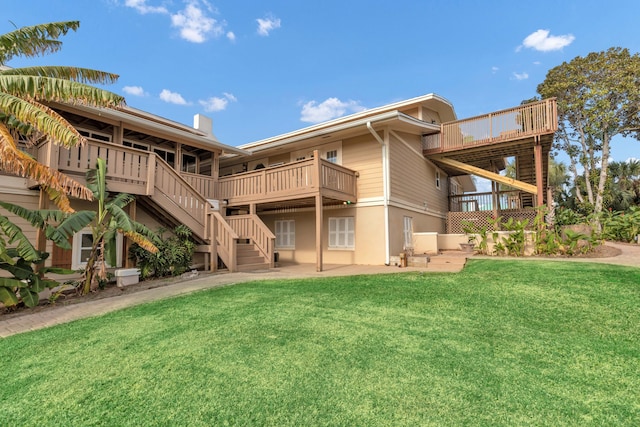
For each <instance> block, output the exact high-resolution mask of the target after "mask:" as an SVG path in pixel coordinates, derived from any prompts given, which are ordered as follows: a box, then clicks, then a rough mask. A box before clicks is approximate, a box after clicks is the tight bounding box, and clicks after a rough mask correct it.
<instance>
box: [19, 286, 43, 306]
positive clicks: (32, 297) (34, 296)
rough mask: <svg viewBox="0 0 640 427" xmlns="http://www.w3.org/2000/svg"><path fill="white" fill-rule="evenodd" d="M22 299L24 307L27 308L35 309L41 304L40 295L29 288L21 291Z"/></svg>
mask: <svg viewBox="0 0 640 427" xmlns="http://www.w3.org/2000/svg"><path fill="white" fill-rule="evenodd" d="M20 298H22V301H23V302H24V305H26V306H27V307H35V306H37V305H38V303H39V302H40V297H39V296H38V293H37V292H34V291H32V290H31V289H28V288H22V289H20Z"/></svg>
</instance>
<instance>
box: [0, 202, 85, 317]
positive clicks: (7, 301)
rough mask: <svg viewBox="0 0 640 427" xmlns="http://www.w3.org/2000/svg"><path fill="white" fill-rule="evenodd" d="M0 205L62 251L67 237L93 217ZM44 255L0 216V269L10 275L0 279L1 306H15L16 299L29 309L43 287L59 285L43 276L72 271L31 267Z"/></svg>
mask: <svg viewBox="0 0 640 427" xmlns="http://www.w3.org/2000/svg"><path fill="white" fill-rule="evenodd" d="M0 206H1V207H2V208H4V209H6V210H7V211H9V212H11V213H13V214H15V215H17V216H19V217H21V218H23V219H25V220H26V221H28V222H29V224H31V226H33V227H35V228H37V229H39V230H42V231H43V232H44V233H45V236H46V237H47V239H49V240H51V241H52V242H54V243H55V244H56V245H58V246H60V247H62V248H65V249H71V244H70V243H69V238H70V237H71V236H73V234H74V233H76V232H78V231H80V230H82V229H83V228H84V227H85V226H86V225H87V224H89V223H90V222H91V221H92V220H93V219H94V218H95V212H90V211H80V212H74V213H72V214H69V213H66V212H62V211H59V210H46V209H39V210H29V209H25V208H23V207H21V206H18V205H14V204H11V203H7V202H0ZM14 243H15V247H14V248H7V244H14ZM48 256H49V254H48V253H46V252H41V251H38V250H37V249H36V248H35V247H34V246H33V244H32V243H31V242H30V241H29V238H28V237H27V236H26V235H25V234H24V233H23V231H22V229H21V228H20V227H18V226H17V225H15V224H14V223H13V222H11V221H10V220H9V218H7V217H6V216H4V215H2V214H1V213H0V270H5V271H7V272H9V273H10V274H11V276H12V277H0V301H1V302H2V303H3V304H4V305H5V306H7V307H10V306H13V305H16V304H18V302H19V299H18V296H19V297H20V299H22V301H23V302H24V304H25V305H26V306H28V307H33V306H35V305H37V304H38V300H39V297H38V293H40V292H41V291H43V290H44V288H54V287H57V286H59V285H60V283H59V282H57V281H56V280H51V279H47V278H46V277H44V275H45V274H46V273H57V274H69V273H72V272H73V271H71V270H66V269H61V268H53V267H42V268H34V266H37V265H40V264H41V263H43V262H44V260H45V259H46V258H47V257H48Z"/></svg>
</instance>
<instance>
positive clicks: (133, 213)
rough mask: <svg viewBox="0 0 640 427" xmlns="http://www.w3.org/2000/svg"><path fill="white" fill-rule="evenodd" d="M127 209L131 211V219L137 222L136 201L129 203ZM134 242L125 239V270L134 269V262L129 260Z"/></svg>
mask: <svg viewBox="0 0 640 427" xmlns="http://www.w3.org/2000/svg"><path fill="white" fill-rule="evenodd" d="M127 209H128V211H129V218H131V219H132V220H134V221H136V215H137V212H138V209H137V205H136V199H133V201H132V202H131V203H129V206H127ZM132 243H133V242H132V241H131V239H129V238H128V237H125V238H124V259H125V261H124V266H125V268H133V266H134V265H133V260H131V259H129V251H130V250H131V244H132Z"/></svg>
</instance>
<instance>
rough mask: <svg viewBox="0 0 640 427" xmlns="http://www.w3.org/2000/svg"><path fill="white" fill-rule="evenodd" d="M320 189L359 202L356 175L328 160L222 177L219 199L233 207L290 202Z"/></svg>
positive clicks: (305, 161) (312, 160) (308, 160)
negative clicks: (257, 202)
mask: <svg viewBox="0 0 640 427" xmlns="http://www.w3.org/2000/svg"><path fill="white" fill-rule="evenodd" d="M318 164H319V165H320V166H319V168H320V170H319V171H318V169H317V168H318V166H317V165H318ZM318 181H319V184H320V185H318ZM320 189H327V190H331V191H333V192H336V193H339V194H342V195H344V197H350V198H352V199H354V200H355V195H356V174H355V172H354V171H352V170H350V169H347V168H345V167H342V166H340V165H336V164H334V163H331V162H329V161H327V160H320V162H319V163H317V162H316V161H315V160H314V159H307V160H300V161H297V162H292V163H287V164H284V165H278V166H273V167H270V168H266V169H261V170H257V171H253V172H244V173H239V174H236V175H231V176H226V177H222V178H220V179H219V180H218V191H217V195H218V198H219V199H226V200H228V201H229V202H230V203H243V202H253V201H260V200H265V199H269V200H275V199H279V198H281V199H287V198H291V197H294V196H299V195H304V194H307V193H309V194H311V193H312V192H314V191H315V192H317V191H319V190H320Z"/></svg>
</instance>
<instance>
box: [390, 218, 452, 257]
mask: <svg viewBox="0 0 640 427" xmlns="http://www.w3.org/2000/svg"><path fill="white" fill-rule="evenodd" d="M405 216H408V217H411V218H413V232H414V233H419V232H426V231H431V232H437V233H444V231H445V222H446V221H445V220H444V219H442V218H437V217H434V216H432V215H426V214H422V213H419V212H416V211H411V210H407V209H401V208H396V207H390V208H389V251H390V254H391V255H398V254H400V252H401V251H402V250H403V249H404V248H403V246H404V235H403V229H404V217H405Z"/></svg>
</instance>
